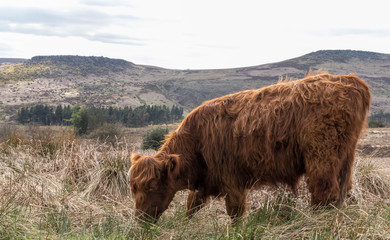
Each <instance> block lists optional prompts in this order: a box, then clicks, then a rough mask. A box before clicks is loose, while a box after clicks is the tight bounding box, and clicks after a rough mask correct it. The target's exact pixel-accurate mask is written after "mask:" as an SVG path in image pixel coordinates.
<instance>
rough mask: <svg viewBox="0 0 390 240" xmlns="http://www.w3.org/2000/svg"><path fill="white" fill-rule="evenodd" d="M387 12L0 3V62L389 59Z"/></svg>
mask: <svg viewBox="0 0 390 240" xmlns="http://www.w3.org/2000/svg"><path fill="white" fill-rule="evenodd" d="M389 9H390V4H389V3H388V1H386V0H383V1H378V0H369V1H368V0H364V1H360V0H354V1H349V0H348V1H345V0H327V1H315V0H311V1H310V0H302V1H300V0H266V1H262V0H236V1H232V0H1V1H0V58H5V57H20V58H31V57H33V56H36V55H83V56H105V57H110V58H121V59H125V60H128V61H131V62H134V63H136V64H146V65H154V66H160V67H165V68H173V69H205V68H208V69H210V68H231V67H243V66H253V65H260V64H264V63H270V62H277V61H281V60H286V59H289V58H293V57H298V56H301V55H304V54H306V53H309V52H312V51H317V50H322V49H354V50H365V51H375V52H382V53H390V14H389Z"/></svg>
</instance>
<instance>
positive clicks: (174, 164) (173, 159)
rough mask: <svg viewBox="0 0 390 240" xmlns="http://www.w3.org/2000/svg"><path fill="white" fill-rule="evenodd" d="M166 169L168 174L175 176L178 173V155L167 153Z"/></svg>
mask: <svg viewBox="0 0 390 240" xmlns="http://www.w3.org/2000/svg"><path fill="white" fill-rule="evenodd" d="M166 169H167V172H168V174H169V175H174V176H177V175H178V174H179V155H176V154H170V155H168V158H167V161H166Z"/></svg>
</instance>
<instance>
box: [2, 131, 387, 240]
mask: <svg viewBox="0 0 390 240" xmlns="http://www.w3.org/2000/svg"><path fill="white" fill-rule="evenodd" d="M11 132H12V131H11ZM27 132H29V133H30V134H31V132H32V131H27ZM7 136H18V137H13V138H14V140H15V139H20V140H17V141H16V140H15V141H14V140H13V143H12V144H10V142H9V141H8V140H5V141H4V139H3V140H2V142H1V143H0V189H1V194H0V235H1V234H3V235H4V234H5V235H4V236H8V238H25V237H29V238H39V237H41V238H42V237H44V238H49V239H51V238H59V237H60V236H62V238H64V237H65V238H66V237H69V238H95V237H96V236H97V237H96V238H115V236H122V237H123V236H125V238H130V239H131V238H132V239H138V238H143V239H145V238H146V239H148V238H156V239H157V238H158V239H172V238H173V239H177V238H185V239H209V238H213V239H214V238H222V239H247V238H255V239H256V238H265V239H267V238H275V237H276V238H282V239H303V238H317V239H321V238H326V239H328V238H339V239H354V238H363V239H367V238H370V239H390V222H389V218H390V207H389V204H390V202H389V198H390V169H389V168H388V165H386V164H385V163H382V165H380V164H379V163H376V162H374V160H373V159H370V158H360V157H358V158H357V161H356V167H355V175H354V188H353V190H352V191H351V194H350V196H349V198H348V200H347V203H346V206H345V207H343V208H342V209H324V210H320V211H312V209H311V208H310V207H309V202H310V201H309V200H310V199H309V198H310V195H309V193H308V191H307V189H306V186H305V183H304V182H302V183H301V186H300V188H299V189H298V193H297V195H294V194H292V193H291V192H290V191H288V190H287V189H286V188H285V187H280V188H269V187H264V188H262V189H260V190H256V191H252V192H251V193H250V194H249V196H248V198H249V204H250V208H249V211H248V213H247V215H246V218H245V219H244V221H243V222H242V224H241V225H239V226H238V227H236V228H233V227H232V226H231V225H230V220H229V217H228V216H227V214H226V211H225V208H224V202H223V201H222V200H218V199H213V200H212V201H211V202H210V204H209V205H207V206H206V207H205V208H204V209H202V210H201V211H200V212H199V213H198V214H196V216H195V217H194V218H192V219H190V220H188V219H187V218H186V217H185V209H184V206H185V199H186V196H187V192H185V191H183V192H179V193H177V195H176V197H175V198H174V200H173V202H172V203H171V205H170V207H169V209H168V210H167V211H166V212H165V213H164V215H163V216H162V218H161V219H160V221H159V222H158V223H157V225H148V226H142V225H139V224H137V223H136V221H135V219H134V216H133V199H132V197H131V194H130V192H129V186H128V171H129V168H130V164H131V163H130V156H131V154H132V152H133V151H134V150H135V148H136V146H135V145H134V144H128V143H127V142H126V138H124V139H123V141H122V142H118V143H117V144H116V145H115V146H114V145H112V144H105V143H101V142H99V141H91V140H77V139H75V138H74V136H72V135H71V134H69V133H65V132H64V133H63V132H62V130H61V129H57V130H56V131H53V132H51V133H50V134H48V133H47V134H46V135H42V136H50V140H45V137H35V140H34V138H32V137H31V136H26V135H24V134H23V133H22V132H19V130H15V131H13V132H12V133H11V134H8V135H7ZM36 136H38V135H36ZM44 142H52V143H53V144H54V143H55V144H54V146H56V147H54V148H53V149H54V152H53V153H46V154H42V149H44V146H46V145H47V144H44ZM49 145H50V144H49ZM137 146H139V144H138V145H137ZM137 152H142V151H139V150H138V149H137ZM142 153H143V154H146V155H152V154H153V153H154V151H143V152H142ZM7 234H8V235H7ZM116 234H118V235H116ZM93 236H95V237H93ZM6 238H7V237H6ZM0 239H2V237H0Z"/></svg>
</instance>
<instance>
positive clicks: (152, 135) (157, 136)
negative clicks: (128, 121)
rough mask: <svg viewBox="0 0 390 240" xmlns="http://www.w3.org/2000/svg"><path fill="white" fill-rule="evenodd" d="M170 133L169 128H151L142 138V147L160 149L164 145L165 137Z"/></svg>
mask: <svg viewBox="0 0 390 240" xmlns="http://www.w3.org/2000/svg"><path fill="white" fill-rule="evenodd" d="M167 134H168V129H167V128H165V129H164V128H155V129H152V130H149V131H148V132H147V133H146V135H145V137H144V138H143V139H142V146H141V148H142V149H144V150H146V149H154V150H158V149H159V147H160V146H161V145H162V141H163V140H164V138H165V135H167Z"/></svg>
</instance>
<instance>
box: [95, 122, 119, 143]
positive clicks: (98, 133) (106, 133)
mask: <svg viewBox="0 0 390 240" xmlns="http://www.w3.org/2000/svg"><path fill="white" fill-rule="evenodd" d="M123 131H124V128H123V125H122V124H120V123H104V124H103V125H102V126H101V127H99V128H98V129H96V130H94V131H93V132H92V133H91V137H92V138H97V139H99V140H100V141H102V142H107V143H111V144H112V145H115V144H116V143H117V142H118V140H120V139H121V138H122V137H123Z"/></svg>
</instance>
